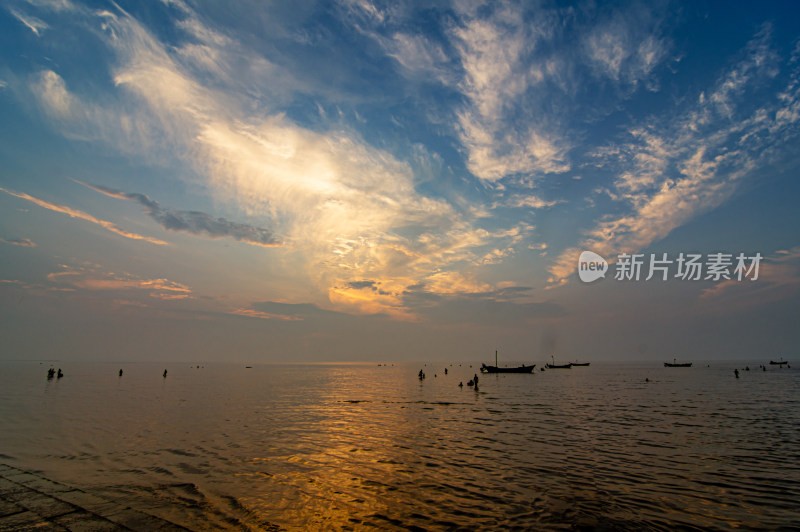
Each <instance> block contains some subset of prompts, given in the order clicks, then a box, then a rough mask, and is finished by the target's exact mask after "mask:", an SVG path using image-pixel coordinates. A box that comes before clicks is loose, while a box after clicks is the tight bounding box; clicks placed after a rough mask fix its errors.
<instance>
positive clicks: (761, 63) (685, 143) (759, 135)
mask: <svg viewBox="0 0 800 532" xmlns="http://www.w3.org/2000/svg"><path fill="white" fill-rule="evenodd" d="M767 33H768V32H764V31H762V32H761V33H759V35H757V36H756V37H755V38H754V39H753V41H751V42H750V43H749V44H748V46H747V51H748V53H747V54H746V57H745V58H744V59H743V60H742V61H741V62H739V63H738V64H736V65H734V66H733V67H732V68H731V69H730V71H729V72H727V73H725V74H723V75H722V76H721V77H720V79H719V81H718V82H717V84H716V85H715V87H713V89H712V90H710V91H705V93H704V94H705V95H706V96H705V97H704V98H699V99H698V100H697V102H698V103H697V106H696V107H695V108H693V109H690V110H689V111H687V112H686V113H685V114H684V115H681V116H677V117H675V118H673V119H672V120H671V121H668V122H665V123H663V124H660V125H656V124H650V125H648V126H646V127H644V128H636V129H633V130H632V131H630V139H631V140H630V142H629V143H627V144H623V145H615V146H612V147H607V148H606V149H602V150H598V151H597V152H596V156H597V157H598V159H601V160H604V161H605V162H606V163H607V164H608V167H609V168H614V167H618V168H620V169H621V170H620V174H619V177H618V179H617V180H616V182H615V185H614V191H610V190H606V191H605V192H607V193H608V195H609V197H611V198H612V199H614V200H617V201H623V202H625V203H627V205H628V206H629V210H628V211H627V212H624V213H623V214H615V215H609V216H607V217H604V218H601V219H600V220H598V222H597V224H596V226H595V227H594V228H592V229H590V230H588V231H587V232H586V238H585V239H584V240H583V241H582V242H581V243H580V244H579V245H578V246H575V247H572V248H570V249H567V250H565V251H563V252H562V253H561V255H560V256H559V257H558V259H557V260H556V262H555V263H554V264H553V265H552V266H551V268H550V272H551V274H552V276H551V279H550V282H551V283H556V284H561V283H563V282H565V281H566V279H567V278H568V277H569V276H570V275H571V274H573V273H574V272H575V265H576V263H577V257H578V254H579V253H580V251H582V250H584V249H590V250H593V251H595V252H597V253H600V254H601V255H604V256H608V255H615V254H618V253H621V252H632V251H638V250H640V249H642V248H643V247H645V246H648V245H649V244H651V243H652V242H654V241H657V240H659V239H662V238H664V237H666V236H667V235H668V234H669V233H670V232H671V231H672V230H673V229H675V228H676V227H679V226H681V225H683V224H685V223H686V222H687V221H689V220H690V219H692V218H693V217H695V216H697V215H698V214H699V213H702V212H706V211H708V210H710V209H713V208H715V207H717V206H719V205H721V204H722V203H723V202H724V201H725V200H727V199H728V198H729V197H730V196H731V195H732V194H733V193H734V192H735V190H736V188H737V186H738V182H739V181H740V180H741V179H742V178H743V177H745V176H747V175H749V174H751V173H752V171H753V170H754V169H755V168H757V167H759V166H760V165H761V164H764V163H767V162H768V161H769V158H770V157H771V156H772V154H773V153H774V152H773V151H772V150H770V149H765V148H767V147H774V146H775V145H776V144H777V143H788V142H791V141H792V139H795V138H796V137H797V134H798V131H797V130H796V128H795V129H792V128H793V126H794V122H785V123H784V122H782V121H781V118H780V117H783V116H786V115H787V114H790V113H791V112H792V110H793V109H795V108H796V106H797V104H798V102H800V91H797V90H796V88H795V87H790V88H787V90H786V91H784V92H783V93H782V94H783V97H781V98H780V99H778V101H775V102H770V101H768V102H764V103H763V106H761V107H758V108H756V109H752V106H750V105H749V104H750V102H749V101H748V100H747V97H746V95H747V91H749V90H751V89H752V86H755V85H758V84H759V83H761V80H762V79H763V78H764V77H765V76H766V77H771V76H773V75H774V71H775V62H776V54H774V53H773V52H772V51H771V50H770V49H769V46H768V36H767ZM796 68H797V66H796V65H795V70H796ZM792 79H794V76H793V77H792ZM790 85H791V84H790ZM745 110H746V111H745ZM733 117H737V118H738V120H735V121H733V120H731V118H733ZM776 129H780V131H781V134H780V135H774V134H773V132H774V131H776ZM603 190H605V189H603Z"/></svg>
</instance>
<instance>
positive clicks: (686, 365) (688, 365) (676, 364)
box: [664, 358, 692, 368]
mask: <svg viewBox="0 0 800 532" xmlns="http://www.w3.org/2000/svg"><path fill="white" fill-rule="evenodd" d="M664 367H665V368H691V367H692V363H691V362H678V361H677V359H675V358H673V359H672V362H664Z"/></svg>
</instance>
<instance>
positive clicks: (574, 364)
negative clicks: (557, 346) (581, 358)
mask: <svg viewBox="0 0 800 532" xmlns="http://www.w3.org/2000/svg"><path fill="white" fill-rule="evenodd" d="M589 364H591V362H573V363H572V365H573V366H588V365H589Z"/></svg>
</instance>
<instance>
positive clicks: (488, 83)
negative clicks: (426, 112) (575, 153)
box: [452, 6, 571, 181]
mask: <svg viewBox="0 0 800 532" xmlns="http://www.w3.org/2000/svg"><path fill="white" fill-rule="evenodd" d="M546 33H547V30H546V21H543V22H542V23H541V24H540V25H539V26H531V25H528V24H525V23H524V22H523V19H522V17H521V16H520V14H519V13H515V12H514V10H513V9H512V8H510V7H509V6H502V7H499V8H498V9H497V10H496V11H495V12H494V13H493V14H492V16H491V17H489V18H481V17H479V16H477V15H474V14H465V16H464V18H463V19H462V20H461V24H460V25H458V26H456V27H455V28H454V29H453V30H452V35H453V42H454V46H455V48H456V50H457V51H458V54H459V61H460V63H461V67H462V69H463V71H464V77H463V80H462V81H461V82H460V83H458V88H459V90H460V91H461V92H462V93H463V94H464V96H465V97H466V99H467V102H468V105H466V106H465V107H464V108H463V109H462V110H461V111H460V112H459V113H458V114H457V116H458V125H459V128H458V134H459V137H460V140H461V142H462V144H463V145H464V147H465V148H466V150H467V154H468V160H467V167H468V168H469V170H470V171H471V172H472V173H473V174H474V175H475V176H476V177H479V178H481V179H485V180H488V181H497V180H499V179H502V178H504V177H506V176H509V175H514V174H521V173H525V174H535V175H542V174H547V173H561V172H566V171H567V170H569V169H570V164H569V162H568V161H567V152H568V151H569V149H570V147H571V145H570V142H569V141H568V140H567V139H566V138H564V137H563V135H562V134H561V133H559V132H558V130H557V129H556V127H555V126H553V125H551V124H548V122H547V118H546V117H545V118H542V115H539V117H538V118H537V117H536V116H534V115H532V116H530V120H528V121H526V123H525V125H524V126H521V125H518V126H514V125H512V123H513V120H512V118H513V117H514V116H515V115H516V114H517V113H519V106H520V105H521V104H523V103H526V100H527V99H528V95H527V91H528V90H529V89H531V87H534V86H536V85H537V84H539V83H541V82H542V81H543V80H544V79H545V77H546V74H545V73H544V72H546V70H547V65H546V64H545V65H541V66H537V65H536V64H535V63H534V64H533V66H531V63H530V60H531V57H532V55H531V54H532V51H533V49H534V48H535V47H536V45H537V44H539V42H540V41H541V40H542V38H543V37H544V36H545V34H546Z"/></svg>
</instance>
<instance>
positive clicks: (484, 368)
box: [481, 351, 536, 373]
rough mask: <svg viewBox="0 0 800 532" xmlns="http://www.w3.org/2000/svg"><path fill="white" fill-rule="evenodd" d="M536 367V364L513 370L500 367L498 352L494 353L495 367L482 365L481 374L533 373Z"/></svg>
mask: <svg viewBox="0 0 800 532" xmlns="http://www.w3.org/2000/svg"><path fill="white" fill-rule="evenodd" d="M535 367H536V364H531V365H530V366H526V365H524V364H523V365H522V366H517V367H513V368H501V367H500V365H499V364H498V363H497V351H495V352H494V366H487V365H486V364H481V373H533V368H535Z"/></svg>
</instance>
